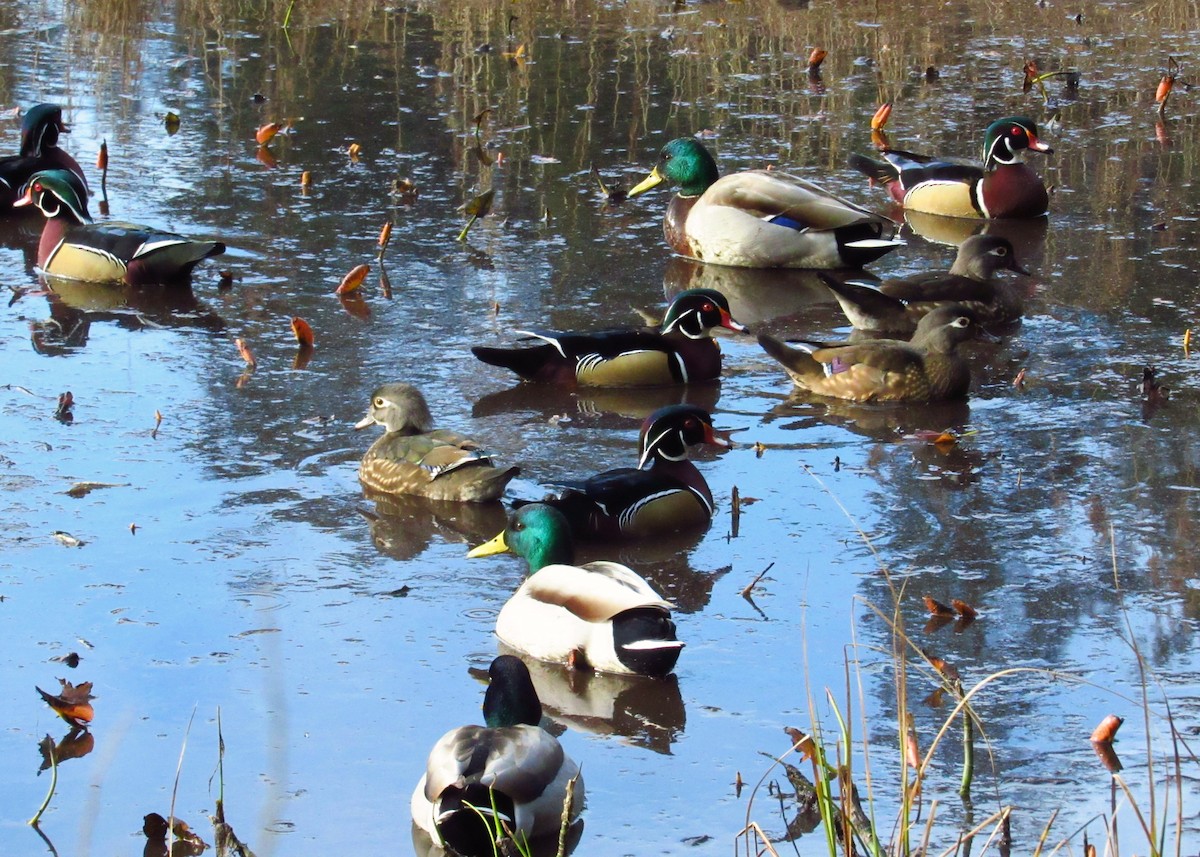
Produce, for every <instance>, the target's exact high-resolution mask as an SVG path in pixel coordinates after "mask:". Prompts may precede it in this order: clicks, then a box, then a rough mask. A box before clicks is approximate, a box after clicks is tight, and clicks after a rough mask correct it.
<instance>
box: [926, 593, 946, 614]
mask: <svg viewBox="0 0 1200 857" xmlns="http://www.w3.org/2000/svg"><path fill="white" fill-rule="evenodd" d="M921 600H922V601H924V602H925V609H926V610H928V611H929V612H930V613H933V614H934V615H936V616H953V615H954V609H953V608H952V607H950V606H949V605H946V604H943V603H942V602H940V601H938V600H937V599H936V598H934V597H933V596H932V595H922V596H921Z"/></svg>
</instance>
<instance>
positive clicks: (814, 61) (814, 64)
mask: <svg viewBox="0 0 1200 857" xmlns="http://www.w3.org/2000/svg"><path fill="white" fill-rule="evenodd" d="M827 56H829V52H828V51H823V50H821V49H820V48H813V49H812V53H810V54H809V55H808V70H809V72H810V73H811V72H815V71H817V70H818V69H819V68H820V67H821V63H823V62H825V57H827Z"/></svg>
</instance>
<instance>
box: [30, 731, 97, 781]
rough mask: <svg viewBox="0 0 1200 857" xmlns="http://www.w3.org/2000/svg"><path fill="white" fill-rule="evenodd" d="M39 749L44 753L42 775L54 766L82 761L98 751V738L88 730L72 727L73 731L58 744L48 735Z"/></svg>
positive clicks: (40, 742)
mask: <svg viewBox="0 0 1200 857" xmlns="http://www.w3.org/2000/svg"><path fill="white" fill-rule="evenodd" d="M38 749H39V750H40V751H41V753H42V764H41V767H39V768H38V773H39V774H40V773H41V772H42V771H45V770H49V769H50V768H51V767H52V766H54V765H61V764H62V763H63V762H65V761H67V759H82V758H83V757H84V756H86V755H87V754H88V753H90V752H92V750H94V749H96V737H95V736H94V735H92V733H91V732H89V731H88V730H87V729H84V728H81V727H79V726H72V727H71V731H69V732H68V733H67V734H66V735H64V736H63V739H62V740H61V741H59V742H58V743H57V744H55V743H54V739H53V738H51V737H50V736H49V735H47V736H46V737H45V738H43V739H42V740H41V741H39V742H38Z"/></svg>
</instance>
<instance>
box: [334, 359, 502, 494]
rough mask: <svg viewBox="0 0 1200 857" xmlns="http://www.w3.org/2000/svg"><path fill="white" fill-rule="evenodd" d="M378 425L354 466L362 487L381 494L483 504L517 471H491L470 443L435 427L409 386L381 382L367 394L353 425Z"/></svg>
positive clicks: (485, 458)
mask: <svg viewBox="0 0 1200 857" xmlns="http://www.w3.org/2000/svg"><path fill="white" fill-rule="evenodd" d="M375 424H378V425H381V426H383V427H384V428H385V429H386V431H385V432H384V434H383V436H382V437H380V438H379V439H378V440H376V441H375V442H374V443H373V444H371V448H370V449H368V450H367V454H366V455H364V456H363V459H362V463H360V464H359V466H358V479H359V481H360V482H362V484H363V485H364V486H366V487H367V488H369V489H371V490H373V491H380V492H383V493H384V494H413V495H417V496H420V497H428V498H429V499H430V500H463V501H468V502H472V503H487V502H490V501H492V500H497V499H499V497H500V495H501V494H503V493H504V487H505V486H506V485H508V483H509V480H511V479H512V478H513V477H514V476H516V475H517V474H518V473H519V472H520V468H517V467H508V468H504V469H501V468H499V467H496V465H495V463H494V462H493V461H492V456H491V455H490V454H488V453H487V452H485V451H484V450H483V448H482V447H481V446H480V445H479V444H478V443H476V442H475V441H473V440H470V439H469V438H467V437H464V436H463V435H461V434H459V433H458V432H455V431H449V430H447V429H434V428H433V417H432V416H431V415H430V413H429V405H428V404H427V403H426V402H425V397H424V396H423V395H421V391H420V390H418V389H417V388H416V387H413V386H412V385H411V384H401V383H392V384H383V385H381V386H380V387H379V388H378V389H376V390H375V392H374V393H372V394H371V407H370V410H368V411H367V415H366V416H365V417H363V418H362V419H361V420H359V421H358V423H357V424H356V425H355V426H354V427H355V428H356V429H364V428H366V427H367V426H370V425H375Z"/></svg>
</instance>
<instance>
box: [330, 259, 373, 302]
mask: <svg viewBox="0 0 1200 857" xmlns="http://www.w3.org/2000/svg"><path fill="white" fill-rule="evenodd" d="M370 272H371V266H370V265H358V266H356V267H354V268H352V269H351V270H350V273H348V274H347V275H346V276H344V277H342V282H341V283H339V284H338V287H337V289H336V290H335V291H334V294H335V295H348V294H350V293H351V292H352V291H354V290H355V289H357V288H358V287H359V286H361V285H362V284H363V280H365V279H366V278H367V274H369V273H370Z"/></svg>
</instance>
